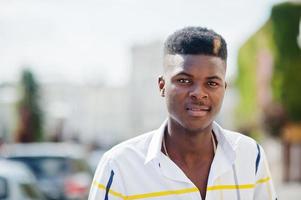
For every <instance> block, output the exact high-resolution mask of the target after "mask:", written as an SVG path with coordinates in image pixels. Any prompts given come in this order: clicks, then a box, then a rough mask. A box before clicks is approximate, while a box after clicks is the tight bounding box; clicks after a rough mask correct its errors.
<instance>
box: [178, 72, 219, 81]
mask: <svg viewBox="0 0 301 200" xmlns="http://www.w3.org/2000/svg"><path fill="white" fill-rule="evenodd" d="M176 76H188V77H193V75H191V74H188V73H186V72H180V73H178V74H176ZM206 79H208V80H212V79H217V80H220V81H222V80H223V79H222V78H220V77H219V76H209V77H206Z"/></svg>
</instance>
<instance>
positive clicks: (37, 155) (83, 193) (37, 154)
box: [6, 143, 92, 200]
mask: <svg viewBox="0 0 301 200" xmlns="http://www.w3.org/2000/svg"><path fill="white" fill-rule="evenodd" d="M6 152H7V158H9V159H11V160H15V161H19V162H22V163H24V164H26V165H27V166H28V167H29V168H30V169H31V170H32V172H33V173H34V175H35V176H36V179H37V181H38V184H39V187H40V189H41V191H42V192H43V193H44V195H45V196H46V198H47V199H49V200H67V199H68V200H71V199H72V200H73V199H74V200H82V199H87V197H88V192H89V187H90V185H91V181H92V173H91V170H90V168H89V167H88V165H87V162H86V160H85V158H86V154H85V151H84V149H83V148H82V147H81V146H80V145H77V144H67V143H28V144H14V145H9V146H7V147H6Z"/></svg>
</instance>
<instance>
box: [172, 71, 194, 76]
mask: <svg viewBox="0 0 301 200" xmlns="http://www.w3.org/2000/svg"><path fill="white" fill-rule="evenodd" d="M175 76H189V77H193V75H191V74H188V73H186V72H180V73H178V74H176V75H175Z"/></svg>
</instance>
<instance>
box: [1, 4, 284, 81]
mask: <svg viewBox="0 0 301 200" xmlns="http://www.w3.org/2000/svg"><path fill="white" fill-rule="evenodd" d="M279 2H282V0H227V1H225V0H211V1H205V0H151V1H150V0H149V1H146V0H110V1H104V0H43V1H41V0H0V83H2V82H15V81H17V80H18V79H19V77H20V71H21V70H22V68H24V67H30V68H31V69H32V70H33V72H34V73H35V74H36V76H37V78H38V80H39V81H40V82H70V83H76V84H98V83H106V84H108V85H112V86H120V85H124V84H126V83H127V81H128V80H129V72H130V67H131V60H130V49H131V47H132V46H133V45H135V44H140V45H141V44H148V43H151V42H152V41H155V40H160V41H164V40H165V39H166V37H167V36H168V35H169V34H171V33H172V32H174V31H175V30H177V29H180V28H182V27H184V26H191V25H197V26H205V27H208V28H210V29H213V30H215V31H216V32H218V33H220V34H221V35H223V36H224V38H225V39H226V41H227V43H228V51H229V59H228V72H227V73H228V77H230V79H231V78H233V77H235V74H236V68H237V67H236V59H237V52H238V49H239V47H240V46H241V45H242V44H243V43H244V42H245V41H246V39H248V37H250V36H251V35H252V34H253V33H254V32H256V31H257V30H258V29H259V28H260V27H261V26H262V25H263V24H264V23H265V21H266V20H267V19H268V17H269V16H270V10H271V7H272V5H274V4H276V3H279Z"/></svg>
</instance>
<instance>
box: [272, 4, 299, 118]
mask: <svg viewBox="0 0 301 200" xmlns="http://www.w3.org/2000/svg"><path fill="white" fill-rule="evenodd" d="M300 18H301V4H294V3H283V4H279V5H276V6H274V7H273V9H272V14H271V21H272V28H273V38H274V43H275V46H276V49H275V50H276V51H275V66H274V74H273V75H274V76H273V93H274V96H275V98H276V99H277V100H278V101H279V102H281V104H282V105H283V107H284V109H285V111H286V113H287V117H288V120H289V121H294V122H296V121H297V122H298V121H301V49H300V47H299V46H298V44H297V36H298V34H299V23H300Z"/></svg>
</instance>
